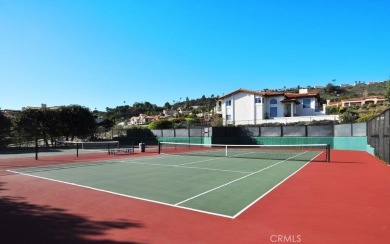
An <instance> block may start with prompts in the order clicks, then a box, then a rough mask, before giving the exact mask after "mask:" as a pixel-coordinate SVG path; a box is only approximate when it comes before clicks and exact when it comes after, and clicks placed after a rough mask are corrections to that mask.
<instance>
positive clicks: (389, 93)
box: [385, 80, 390, 103]
mask: <svg viewBox="0 0 390 244" xmlns="http://www.w3.org/2000/svg"><path fill="white" fill-rule="evenodd" d="M385 89H386V91H385V97H386V99H387V101H388V102H389V103H390V80H388V81H386V88H385Z"/></svg>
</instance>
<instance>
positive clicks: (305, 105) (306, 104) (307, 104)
mask: <svg viewBox="0 0 390 244" xmlns="http://www.w3.org/2000/svg"><path fill="white" fill-rule="evenodd" d="M310 104H311V99H310V98H304V99H303V108H310Z"/></svg>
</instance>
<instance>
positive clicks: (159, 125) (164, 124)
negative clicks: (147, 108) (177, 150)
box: [148, 120, 173, 130]
mask: <svg viewBox="0 0 390 244" xmlns="http://www.w3.org/2000/svg"><path fill="white" fill-rule="evenodd" d="M172 127H173V123H172V122H171V121H169V120H156V121H153V122H152V123H150V124H149V125H148V129H150V130H155V129H170V128H172Z"/></svg>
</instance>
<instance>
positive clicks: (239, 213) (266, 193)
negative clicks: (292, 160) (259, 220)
mask: <svg viewBox="0 0 390 244" xmlns="http://www.w3.org/2000/svg"><path fill="white" fill-rule="evenodd" d="M317 156H318V155H316V156H314V157H313V158H312V159H311V160H310V161H309V162H307V163H305V164H304V165H302V167H300V168H299V169H297V170H296V171H295V172H293V173H292V174H291V175H289V176H288V177H286V178H285V179H284V180H282V181H281V182H279V183H278V184H276V185H275V186H274V187H272V188H271V189H269V190H268V191H266V192H265V193H264V194H263V195H261V196H259V197H258V198H257V199H256V200H254V201H253V202H252V203H250V204H249V205H248V206H246V207H245V208H243V209H241V211H240V212H238V213H236V214H235V215H234V216H233V218H234V219H235V218H237V217H238V216H239V215H241V214H242V213H243V212H245V211H246V210H247V209H249V208H250V207H252V206H253V205H254V204H255V203H256V202H258V201H259V200H260V199H262V198H263V197H265V196H266V195H268V194H269V193H270V192H271V191H273V190H274V189H275V188H276V187H278V186H280V185H281V184H282V183H283V182H285V181H286V180H288V179H289V178H291V177H292V176H293V175H295V174H296V173H298V171H300V170H301V169H303V167H305V166H306V165H307V164H308V163H310V162H311V161H313V159H314V158H316V157H317Z"/></svg>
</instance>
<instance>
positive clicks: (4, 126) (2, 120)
mask: <svg viewBox="0 0 390 244" xmlns="http://www.w3.org/2000/svg"><path fill="white" fill-rule="evenodd" d="M10 131H11V120H10V119H9V118H7V117H6V116H5V115H4V114H3V112H1V111H0V147H4V146H6V137H7V136H9V135H10Z"/></svg>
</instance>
